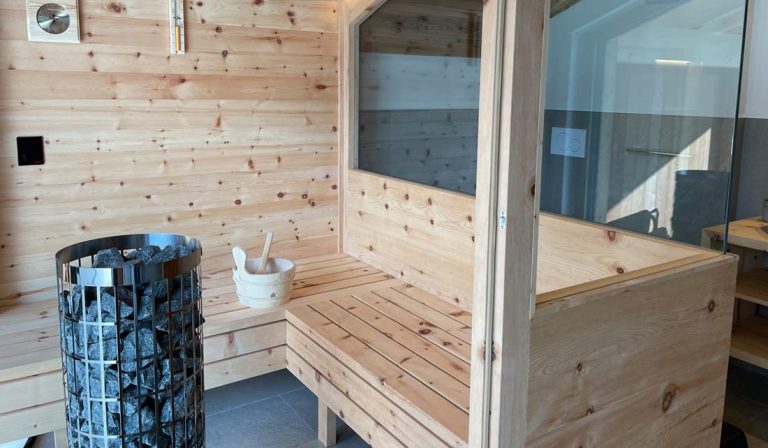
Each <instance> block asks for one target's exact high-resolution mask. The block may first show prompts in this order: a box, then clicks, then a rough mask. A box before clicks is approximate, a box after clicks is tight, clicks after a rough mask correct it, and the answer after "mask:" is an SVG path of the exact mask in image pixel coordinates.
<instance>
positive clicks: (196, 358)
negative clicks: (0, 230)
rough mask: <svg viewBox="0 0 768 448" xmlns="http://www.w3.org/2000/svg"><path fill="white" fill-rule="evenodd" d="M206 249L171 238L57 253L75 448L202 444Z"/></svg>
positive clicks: (118, 241)
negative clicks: (202, 278) (202, 281)
mask: <svg viewBox="0 0 768 448" xmlns="http://www.w3.org/2000/svg"><path fill="white" fill-rule="evenodd" d="M201 254H202V247H201V246H200V243H199V242H198V241H197V240H195V239H193V238H188V237H184V236H179V235H171V234H144V235H126V236H117V237H112V238H102V239H97V240H92V241H87V242H83V243H79V244H75V245H73V246H70V247H67V248H66V249H63V250H61V251H59V252H58V253H57V254H56V267H57V275H58V292H59V313H60V322H61V349H62V363H63V367H64V388H65V390H64V392H65V397H66V400H65V401H66V414H67V415H66V416H67V437H68V446H69V447H70V448H95V447H98V448H102V447H103V448H113V447H120V448H144V447H159V448H164V447H171V448H182V447H183V448H203V447H204V446H205V438H204V437H205V427H204V416H203V390H204V385H203V345H202V341H203V329H202V324H203V317H202V300H201V287H200V258H201Z"/></svg>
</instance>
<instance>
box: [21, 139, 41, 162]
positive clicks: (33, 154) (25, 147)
mask: <svg viewBox="0 0 768 448" xmlns="http://www.w3.org/2000/svg"><path fill="white" fill-rule="evenodd" d="M16 153H17V154H18V156H19V166H24V165H43V164H45V142H44V141H43V137H42V136H35V137H16Z"/></svg>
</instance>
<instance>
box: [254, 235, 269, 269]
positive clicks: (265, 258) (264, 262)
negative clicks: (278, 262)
mask: <svg viewBox="0 0 768 448" xmlns="http://www.w3.org/2000/svg"><path fill="white" fill-rule="evenodd" d="M271 248H272V232H267V241H265V242H264V252H262V253H261V262H260V263H259V269H258V271H256V273H257V274H263V273H265V272H266V271H267V263H268V262H269V250H270V249H271Z"/></svg>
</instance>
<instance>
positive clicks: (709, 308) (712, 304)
mask: <svg viewBox="0 0 768 448" xmlns="http://www.w3.org/2000/svg"><path fill="white" fill-rule="evenodd" d="M707 309H708V310H709V312H710V313H711V312H713V311H715V301H714V300H710V301H709V305H707Z"/></svg>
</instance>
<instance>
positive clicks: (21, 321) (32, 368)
mask: <svg viewBox="0 0 768 448" xmlns="http://www.w3.org/2000/svg"><path fill="white" fill-rule="evenodd" d="M231 265H232V263H231V261H230V260H229V259H224V258H222V259H221V260H214V261H213V262H211V261H208V262H207V263H206V265H205V266H203V268H204V277H203V289H204V291H203V294H204V301H205V304H204V308H203V311H204V314H205V318H206V323H205V327H204V331H205V342H204V347H205V353H204V356H205V385H206V387H207V388H214V387H218V386H222V385H224V384H229V383H232V382H236V381H240V380H244V379H247V378H252V377H255V376H259V375H262V374H265V373H269V372H273V371H276V370H280V369H283V368H285V366H286V362H285V357H286V346H285V337H286V333H285V328H286V323H285V310H286V309H289V308H291V307H295V306H302V305H306V304H311V303H315V302H317V301H322V300H327V299H328V298H330V297H334V296H338V295H349V294H352V293H360V292H365V291H371V290H374V289H380V288H382V287H387V286H398V285H403V282H401V281H400V280H395V279H393V278H392V277H391V276H389V275H387V274H384V273H382V272H381V271H380V270H378V269H376V268H373V267H371V266H369V265H367V264H365V263H362V262H360V261H358V260H356V259H354V258H352V257H349V256H347V255H344V254H336V253H334V254H326V255H320V256H314V257H310V258H304V259H300V260H297V274H296V278H295V284H294V288H295V289H294V291H293V293H292V300H291V301H290V302H289V303H288V304H287V305H286V306H285V307H280V308H274V309H270V310H255V309H251V308H245V307H243V306H242V305H241V304H240V302H239V301H238V300H237V297H236V296H235V294H234V285H233V284H232V272H231ZM207 266H214V267H215V268H214V269H211V270H207V269H206V267H207ZM52 295H53V296H55V293H52ZM63 395H64V394H63V387H62V374H61V355H60V352H59V324H58V315H57V312H56V302H55V301H54V300H50V301H45V302H37V303H27V304H23V305H15V306H10V307H5V308H0V443H2V442H5V441H9V440H15V439H19V438H22V437H28V436H33V435H37V434H43V433H46V432H50V431H56V430H59V429H61V428H63V426H64V403H63Z"/></svg>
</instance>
